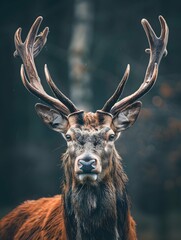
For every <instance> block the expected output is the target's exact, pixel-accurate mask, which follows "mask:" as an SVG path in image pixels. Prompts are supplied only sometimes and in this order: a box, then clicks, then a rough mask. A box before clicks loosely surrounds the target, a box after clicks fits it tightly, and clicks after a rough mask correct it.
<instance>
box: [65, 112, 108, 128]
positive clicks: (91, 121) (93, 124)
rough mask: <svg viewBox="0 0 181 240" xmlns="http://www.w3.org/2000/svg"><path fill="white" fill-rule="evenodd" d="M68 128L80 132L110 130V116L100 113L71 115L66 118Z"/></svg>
mask: <svg viewBox="0 0 181 240" xmlns="http://www.w3.org/2000/svg"><path fill="white" fill-rule="evenodd" d="M68 121H69V128H71V129H75V128H76V129H79V132H80V130H81V131H87V132H93V131H94V132H95V131H100V130H101V129H105V128H111V125H112V116H111V115H109V114H105V113H100V112H96V113H93V112H88V113H86V112H83V111H81V112H80V113H75V114H72V115H70V116H69V117H68Z"/></svg>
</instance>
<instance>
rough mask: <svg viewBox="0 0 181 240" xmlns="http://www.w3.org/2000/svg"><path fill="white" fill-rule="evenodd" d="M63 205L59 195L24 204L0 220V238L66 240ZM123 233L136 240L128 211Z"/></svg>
mask: <svg viewBox="0 0 181 240" xmlns="http://www.w3.org/2000/svg"><path fill="white" fill-rule="evenodd" d="M63 206H64V203H63V198H62V196H61V195H57V196H54V197H52V198H40V199H38V200H32V201H26V202H24V203H23V204H21V205H20V206H18V207H17V208H15V209H14V210H13V211H12V212H10V213H9V214H8V215H7V216H5V217H4V218H3V219H2V220H1V221H0V239H1V240H20V239H21V240H39V239H43V240H50V239H51V240H68V239H67V237H66V228H65V219H64V209H63ZM67 231H68V230H67ZM126 231H127V240H133V239H134V240H136V232H135V222H134V220H133V218H132V217H131V215H130V213H129V212H128V216H127V230H126Z"/></svg>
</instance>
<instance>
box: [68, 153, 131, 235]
mask: <svg viewBox="0 0 181 240" xmlns="http://www.w3.org/2000/svg"><path fill="white" fill-rule="evenodd" d="M116 154H117V153H115V154H114V156H113V158H114V157H115V156H116ZM112 161H113V162H114V165H117V166H115V168H114V169H115V170H114V172H112V173H111V174H110V175H111V176H109V177H108V178H106V179H104V181H102V182H100V183H98V184H96V185H88V184H84V185H77V186H76V185H75V186H74V187H72V185H69V186H68V184H67V182H66V185H65V192H64V201H65V205H64V208H65V209H64V211H65V219H66V229H67V235H68V239H69V240H72V239H74V240H75V239H76V240H103V239H104V240H106V239H109V240H110V239H111V240H122V239H124V234H125V221H126V216H127V211H128V201H127V195H126V190H125V184H126V181H127V177H126V175H125V174H124V172H123V170H122V166H121V162H120V159H119V160H118V159H112ZM75 236H76V237H75Z"/></svg>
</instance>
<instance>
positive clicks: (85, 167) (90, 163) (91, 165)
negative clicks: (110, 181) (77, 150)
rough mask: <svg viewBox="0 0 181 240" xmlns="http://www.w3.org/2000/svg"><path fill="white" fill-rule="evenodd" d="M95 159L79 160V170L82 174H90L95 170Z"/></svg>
mask: <svg viewBox="0 0 181 240" xmlns="http://www.w3.org/2000/svg"><path fill="white" fill-rule="evenodd" d="M95 163H96V160H95V159H90V160H87V159H86V160H83V159H80V160H79V166H80V167H79V168H80V169H81V170H82V171H83V172H84V173H90V172H91V171H92V170H93V169H95V167H96V166H95Z"/></svg>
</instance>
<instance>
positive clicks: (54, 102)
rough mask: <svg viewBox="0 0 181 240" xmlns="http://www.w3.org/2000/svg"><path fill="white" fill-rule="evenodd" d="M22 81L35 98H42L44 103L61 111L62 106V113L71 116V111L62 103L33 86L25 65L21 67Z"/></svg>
mask: <svg viewBox="0 0 181 240" xmlns="http://www.w3.org/2000/svg"><path fill="white" fill-rule="evenodd" d="M20 73H21V79H22V82H23V85H24V86H25V87H26V89H27V90H28V91H30V92H31V93H33V94H34V95H35V96H37V97H38V98H41V99H42V100H43V101H44V102H46V103H48V104H49V105H51V106H53V107H54V108H55V109H57V110H58V111H60V106H61V112H62V113H63V114H64V115H68V114H69V109H68V108H67V107H66V106H65V105H64V104H61V103H60V101H58V100H57V99H56V98H53V97H51V96H49V95H48V94H47V93H46V92H45V91H40V90H39V89H37V88H35V87H34V86H33V85H31V84H30V83H29V81H28V79H27V77H26V74H25V70H24V65H23V64H22V65H21V70H20Z"/></svg>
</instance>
